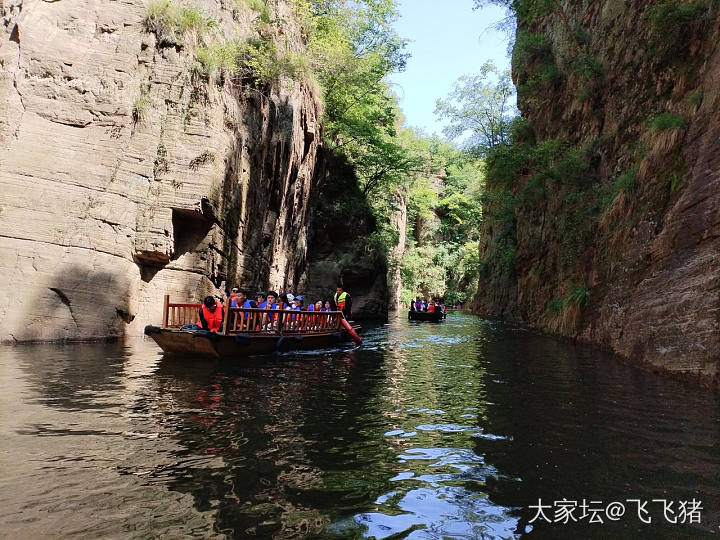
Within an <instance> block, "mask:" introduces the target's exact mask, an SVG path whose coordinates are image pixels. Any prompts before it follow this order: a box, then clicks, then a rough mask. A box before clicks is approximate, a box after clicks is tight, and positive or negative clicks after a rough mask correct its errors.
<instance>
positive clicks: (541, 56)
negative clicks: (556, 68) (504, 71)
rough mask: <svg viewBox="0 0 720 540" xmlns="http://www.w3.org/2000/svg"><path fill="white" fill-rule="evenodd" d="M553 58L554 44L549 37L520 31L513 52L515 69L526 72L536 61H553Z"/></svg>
mask: <svg viewBox="0 0 720 540" xmlns="http://www.w3.org/2000/svg"><path fill="white" fill-rule="evenodd" d="M552 56H553V53H552V43H551V42H550V39H548V37H547V36H545V35H543V34H534V33H532V32H528V31H527V30H518V33H517V36H516V37H515V45H514V46H513V50H512V63H513V66H514V67H515V69H518V70H524V69H525V68H526V67H527V66H528V64H530V63H531V62H533V61H535V60H546V61H547V60H550V61H552Z"/></svg>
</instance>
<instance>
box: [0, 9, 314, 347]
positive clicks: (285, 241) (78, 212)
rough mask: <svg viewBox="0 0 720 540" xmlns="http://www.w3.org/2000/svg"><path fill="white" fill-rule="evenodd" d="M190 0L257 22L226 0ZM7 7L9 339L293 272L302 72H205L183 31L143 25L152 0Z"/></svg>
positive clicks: (302, 167)
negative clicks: (279, 78) (271, 77)
mask: <svg viewBox="0 0 720 540" xmlns="http://www.w3.org/2000/svg"><path fill="white" fill-rule="evenodd" d="M192 4H193V5H195V6H196V7H198V8H200V9H202V10H203V11H204V12H205V13H207V14H208V15H209V16H212V17H213V18H214V19H215V20H217V21H218V22H219V30H218V31H219V32H220V33H221V34H225V35H227V36H229V35H232V34H233V33H235V32H240V33H242V32H245V34H248V33H249V32H250V29H249V24H248V23H247V21H245V23H243V22H242V19H241V20H233V12H232V8H233V5H234V2H225V1H223V0H197V1H196V2H193V3H192ZM281 7H282V6H281ZM0 9H1V10H2V17H3V22H4V26H3V28H2V33H0V37H1V39H2V41H1V42H0V63H1V64H0V65H1V67H2V72H1V73H0V156H1V157H0V190H1V191H2V197H0V271H2V273H3V275H4V279H3V282H2V284H1V285H0V328H1V329H2V330H0V340H2V341H29V340H73V339H89V338H106V337H117V336H121V335H137V334H140V333H141V332H142V329H143V327H144V325H146V324H148V323H158V322H159V321H160V320H161V310H162V301H163V295H164V294H170V295H171V298H174V299H178V300H180V299H192V300H199V299H201V298H202V297H203V296H205V295H206V294H208V293H210V292H211V291H213V290H214V289H215V287H216V286H217V285H219V284H220V282H221V281H227V282H228V284H236V283H237V284H241V285H244V286H247V287H248V288H251V289H254V288H256V287H260V286H267V285H269V286H270V287H272V288H276V289H283V288H285V286H286V285H288V284H292V283H294V282H296V280H297V278H298V276H297V274H298V271H299V270H298V269H299V268H300V269H301V268H302V264H296V260H295V259H296V257H300V258H301V259H302V257H304V248H303V246H305V245H306V239H305V235H306V226H305V222H306V213H307V202H306V201H307V199H308V195H309V192H310V189H311V183H312V178H313V175H314V170H315V162H316V152H317V146H318V142H319V139H320V137H319V126H318V118H319V114H320V110H319V103H318V100H317V97H316V96H315V95H314V93H313V90H312V89H311V88H310V87H309V86H308V84H306V83H304V82H292V81H285V82H284V84H283V85H282V87H281V88H273V89H269V88H266V87H263V86H259V85H257V84H252V83H249V82H246V83H245V84H240V83H237V84H230V83H229V82H225V83H224V84H218V83H216V82H206V81H202V80H199V79H198V78H197V77H194V76H193V74H192V69H191V67H192V65H193V61H194V60H193V58H194V57H193V51H192V47H191V46H190V45H189V44H188V45H187V46H183V47H180V46H160V45H159V44H158V43H156V39H155V36H154V35H153V34H149V33H147V32H146V31H145V30H144V29H143V25H142V21H143V18H144V15H145V10H146V7H145V2H144V1H143V0H127V1H125V2H117V1H112V0H92V1H91V0H60V1H56V2H45V1H41V0H0ZM236 16H237V14H236ZM246 19H247V17H246ZM285 32H286V37H287V38H288V40H289V41H290V42H291V43H294V45H293V46H295V47H300V46H301V45H300V40H299V37H298V35H297V34H298V33H297V30H296V29H294V28H292V26H290V27H288V28H286V29H285ZM302 262H303V261H301V263H302Z"/></svg>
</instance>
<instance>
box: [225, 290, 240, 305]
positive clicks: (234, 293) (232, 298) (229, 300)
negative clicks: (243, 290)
mask: <svg viewBox="0 0 720 540" xmlns="http://www.w3.org/2000/svg"><path fill="white" fill-rule="evenodd" d="M238 290H239V289H238V288H237V287H233V288H232V289H231V290H230V296H228V298H227V305H228V306H230V307H235V305H234V302H235V297H236V296H237V293H238Z"/></svg>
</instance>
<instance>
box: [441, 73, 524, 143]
mask: <svg viewBox="0 0 720 540" xmlns="http://www.w3.org/2000/svg"><path fill="white" fill-rule="evenodd" d="M514 97H515V87H514V86H513V84H512V79H511V78H510V72H509V71H508V70H505V71H500V70H498V69H497V68H496V67H495V65H494V64H493V63H492V62H486V63H485V64H483V66H482V67H481V68H480V72H479V73H478V74H477V75H466V76H463V77H460V78H459V79H458V80H457V81H456V82H455V85H454V87H453V91H452V93H451V94H450V95H449V96H448V97H447V98H446V99H444V100H438V102H437V105H436V108H435V114H436V115H438V116H439V117H441V118H444V119H446V120H448V121H449V125H448V126H447V127H446V128H445V129H444V132H445V134H446V135H447V136H448V137H450V138H451V139H458V138H460V137H463V136H466V137H467V139H466V140H465V143H464V146H465V147H466V148H467V149H468V150H470V151H471V152H472V153H474V154H475V155H478V156H483V155H485V154H487V152H488V151H490V150H491V149H492V148H495V147H496V146H498V145H500V144H506V143H507V142H508V141H509V135H510V124H511V122H512V119H513V118H514V117H515V116H517V109H516V108H515V106H514V104H513V100H514Z"/></svg>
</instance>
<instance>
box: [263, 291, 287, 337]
mask: <svg viewBox="0 0 720 540" xmlns="http://www.w3.org/2000/svg"><path fill="white" fill-rule="evenodd" d="M277 298H278V293H276V292H275V291H269V292H268V293H267V300H265V301H264V302H263V303H261V304H259V305H258V308H259V309H282V308H281V307H280V306H281V304H279V303H278V301H277ZM277 318H278V314H277V313H273V314H268V315H263V320H262V324H263V328H265V329H266V330H271V329H272V327H273V324H274V323H275V322H276V321H277Z"/></svg>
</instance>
